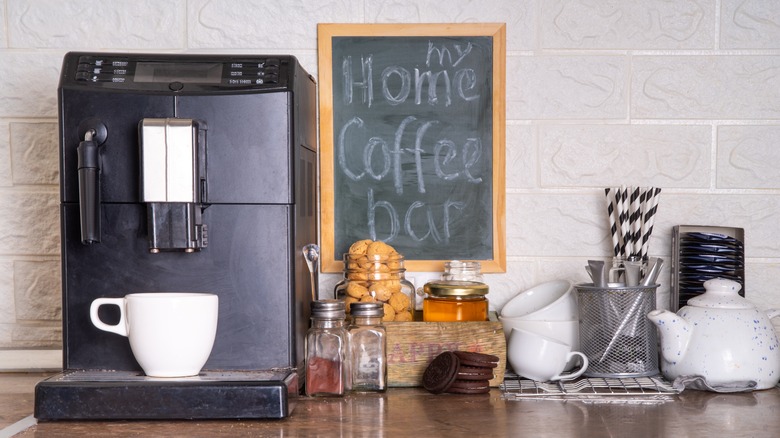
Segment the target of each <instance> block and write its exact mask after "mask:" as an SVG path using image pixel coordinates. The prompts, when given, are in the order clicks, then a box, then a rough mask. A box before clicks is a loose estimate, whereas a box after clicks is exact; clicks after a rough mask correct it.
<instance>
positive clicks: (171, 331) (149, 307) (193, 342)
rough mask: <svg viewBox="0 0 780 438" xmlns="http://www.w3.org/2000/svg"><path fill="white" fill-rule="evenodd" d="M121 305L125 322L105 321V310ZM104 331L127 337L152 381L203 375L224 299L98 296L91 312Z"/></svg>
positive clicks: (121, 319)
mask: <svg viewBox="0 0 780 438" xmlns="http://www.w3.org/2000/svg"><path fill="white" fill-rule="evenodd" d="M104 305H114V306H118V307H119V311H120V317H119V323H117V324H116V325H110V324H106V323H104V322H103V321H101V320H100V316H99V315H98V309H99V308H100V306H104ZM89 313H90V318H91V319H92V324H94V325H95V327H97V328H99V329H100V330H105V331H107V332H111V333H116V334H118V335H122V336H126V337H127V338H128V339H129V340H130V349H131V350H132V351H133V356H135V359H136V360H137V361H138V364H139V365H141V368H143V370H144V373H146V375H147V376H150V377H187V376H195V375H197V374H198V373H200V370H201V369H202V368H203V365H205V364H206V361H207V360H208V358H209V355H210V354H211V349H212V347H213V346H214V338H215V337H216V334H217V318H218V314H219V297H218V296H217V295H214V294H206V293H189V292H150V293H134V294H129V295H126V296H125V297H124V298H98V299H96V300H94V301H92V305H91V306H90V309H89Z"/></svg>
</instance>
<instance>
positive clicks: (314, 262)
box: [303, 243, 320, 301]
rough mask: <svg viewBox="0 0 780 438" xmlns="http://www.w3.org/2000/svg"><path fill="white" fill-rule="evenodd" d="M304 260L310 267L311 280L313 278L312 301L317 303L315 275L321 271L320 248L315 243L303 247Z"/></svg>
mask: <svg viewBox="0 0 780 438" xmlns="http://www.w3.org/2000/svg"><path fill="white" fill-rule="evenodd" d="M303 258H304V259H305V260H306V266H308V267H309V278H311V299H312V301H317V295H319V294H318V293H317V282H316V281H315V275H316V273H317V270H318V269H319V260H320V247H319V246H318V245H317V244H315V243H309V244H308V245H305V246H304V247H303Z"/></svg>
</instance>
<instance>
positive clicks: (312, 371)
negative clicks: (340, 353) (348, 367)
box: [306, 357, 344, 395]
mask: <svg viewBox="0 0 780 438" xmlns="http://www.w3.org/2000/svg"><path fill="white" fill-rule="evenodd" d="M306 393H307V394H311V395H323V394H334V395H341V394H344V378H343V373H342V368H341V362H340V361H337V360H330V359H325V358H322V357H312V358H311V359H310V360H309V362H308V363H307V364H306Z"/></svg>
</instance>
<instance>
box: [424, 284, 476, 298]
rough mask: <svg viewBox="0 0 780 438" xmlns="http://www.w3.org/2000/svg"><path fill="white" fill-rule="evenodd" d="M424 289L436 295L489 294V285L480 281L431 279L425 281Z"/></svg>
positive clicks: (465, 295) (464, 295) (463, 295)
mask: <svg viewBox="0 0 780 438" xmlns="http://www.w3.org/2000/svg"><path fill="white" fill-rule="evenodd" d="M423 290H424V291H425V293H427V294H429V295H433V296H435V297H467V296H474V295H487V293H488V285H486V284H485V283H480V282H478V281H458V280H449V281H431V282H428V283H425V286H423Z"/></svg>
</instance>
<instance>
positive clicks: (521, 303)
mask: <svg viewBox="0 0 780 438" xmlns="http://www.w3.org/2000/svg"><path fill="white" fill-rule="evenodd" d="M578 315H579V310H578V309H577V294H576V293H574V284H573V283H572V282H571V281H568V280H554V281H548V282H546V283H542V284H539V285H537V286H534V287H532V288H531V289H528V290H526V291H523V292H520V293H519V294H517V295H516V296H515V297H513V298H512V299H511V300H509V301H508V302H507V303H506V304H505V305H504V307H502V308H501V316H502V317H506V318H524V319H529V320H535V321H572V320H576V319H577V318H578Z"/></svg>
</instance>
